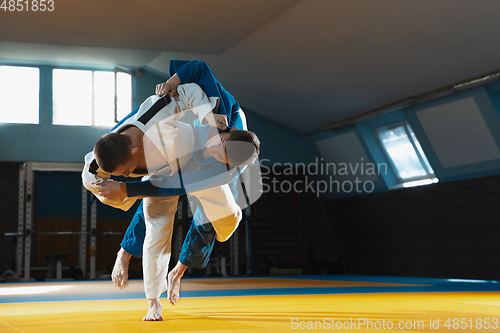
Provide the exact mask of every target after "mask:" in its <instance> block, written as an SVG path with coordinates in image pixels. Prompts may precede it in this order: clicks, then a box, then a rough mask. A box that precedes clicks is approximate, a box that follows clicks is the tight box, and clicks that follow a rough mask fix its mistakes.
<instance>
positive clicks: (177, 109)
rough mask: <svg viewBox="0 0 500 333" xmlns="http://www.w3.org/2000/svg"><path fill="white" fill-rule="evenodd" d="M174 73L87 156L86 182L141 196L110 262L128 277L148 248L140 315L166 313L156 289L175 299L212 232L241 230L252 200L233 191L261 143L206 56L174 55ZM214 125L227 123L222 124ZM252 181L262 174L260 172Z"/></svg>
mask: <svg viewBox="0 0 500 333" xmlns="http://www.w3.org/2000/svg"><path fill="white" fill-rule="evenodd" d="M170 74H171V76H172V77H171V78H170V79H169V80H168V81H167V82H165V83H163V84H160V85H158V86H157V94H158V95H157V96H151V97H150V98H148V99H147V100H146V101H145V102H144V103H143V104H142V105H141V106H140V107H139V108H138V109H136V110H135V111H133V112H132V113H131V114H129V115H128V116H127V117H125V118H124V119H123V120H122V121H120V123H118V124H117V125H116V126H115V128H113V129H112V130H111V132H110V133H108V134H106V135H104V136H103V137H102V138H101V139H99V140H98V142H97V143H96V145H95V147H94V151H93V152H90V153H89V154H87V156H86V157H85V162H86V167H85V168H84V170H83V173H82V179H83V183H84V185H85V186H86V188H87V189H89V190H90V191H92V192H93V193H94V194H95V195H96V196H97V197H98V198H99V199H100V200H101V201H102V202H103V203H106V204H108V205H110V206H113V207H116V208H121V209H124V210H127V209H129V208H130V207H131V206H132V205H133V203H134V202H135V201H136V200H137V199H138V198H144V200H143V202H142V203H141V205H140V206H139V208H138V210H137V212H136V214H135V216H134V218H133V220H132V223H131V225H130V226H129V228H128V229H127V232H126V234H125V237H124V239H123V241H122V244H121V246H122V248H121V249H120V251H119V252H118V256H117V260H116V263H115V267H114V269H113V283H115V284H116V285H117V286H119V287H123V286H125V285H126V284H127V278H128V272H127V271H128V262H129V260H130V256H131V255H134V256H138V257H140V256H141V255H142V257H143V271H144V286H145V292H146V298H147V299H148V314H147V315H146V317H145V318H144V320H163V317H162V314H161V303H160V300H159V296H160V294H161V293H162V292H164V291H165V290H167V288H168V290H167V294H168V299H169V301H170V302H171V303H172V304H175V303H176V302H177V301H178V299H179V288H180V278H181V277H182V275H183V273H184V271H185V270H186V269H187V267H194V268H203V267H205V266H206V264H207V263H208V260H209V257H210V254H211V251H212V248H213V244H214V241H215V239H217V240H219V241H226V240H227V239H228V238H229V237H230V236H231V235H232V233H233V232H234V231H235V229H236V228H237V226H238V223H239V221H240V220H241V215H242V214H241V208H244V207H245V206H246V205H245V204H243V205H242V203H241V200H240V203H239V205H238V204H237V203H236V200H235V199H236V198H237V196H238V191H237V188H239V189H240V190H241V189H242V186H241V184H240V183H239V182H238V180H240V181H241V179H240V174H241V173H242V171H243V170H244V169H245V166H246V165H248V164H250V163H253V162H254V161H255V160H256V159H257V155H258V153H259V149H260V143H259V141H258V139H257V137H256V136H255V134H253V133H252V132H248V131H246V120H245V117H244V113H243V111H242V110H241V109H240V107H239V105H238V103H237V102H236V101H235V100H234V98H233V96H231V95H230V94H229V93H228V92H227V91H226V90H225V89H224V88H223V87H222V85H220V83H219V82H218V81H217V80H216V79H215V77H214V76H213V75H212V73H211V71H210V68H209V67H208V65H207V64H206V63H204V62H201V61H198V60H192V61H179V60H172V61H171V62H170ZM188 82H196V83H198V84H199V86H198V85H196V84H193V83H188ZM200 87H201V88H200ZM202 89H203V90H202ZM205 93H207V94H208V96H209V97H207V95H206V94H205ZM187 110H190V111H192V112H193V113H194V114H195V115H196V116H197V120H195V121H194V123H193V126H191V125H189V124H186V123H184V122H182V121H181V120H180V119H181V118H182V117H183V115H184V112H185V111H187ZM217 127H219V128H220V129H222V130H226V131H225V132H222V133H220V134H219V133H218V131H217ZM235 129H238V130H235ZM122 146H123V147H122ZM123 151H126V152H129V154H123V153H121V152H123ZM124 155H125V156H124ZM127 155H128V156H127ZM110 176H125V177H128V176H143V179H142V181H140V182H117V181H113V180H109V178H110ZM259 176H260V175H259ZM252 183H255V184H260V182H259V179H255V181H252ZM185 193H187V194H188V197H190V203H191V205H192V206H191V209H192V211H193V223H192V224H191V226H190V229H189V231H188V234H187V236H186V240H185V242H184V245H183V248H182V253H181V254H180V256H179V262H178V263H177V265H176V266H175V268H174V269H173V270H172V271H171V272H170V273H169V274H168V286H167V283H166V281H167V280H166V275H167V270H168V263H169V259H170V253H171V237H172V229H173V219H174V216H175V212H176V209H177V201H178V197H179V195H182V194H185ZM254 193H259V194H258V195H260V193H261V192H260V191H254ZM258 195H257V196H253V197H252V198H250V197H249V196H248V194H247V193H245V195H244V197H245V199H246V204H250V203H251V202H254V201H255V200H256V199H257V198H258ZM240 197H241V194H240ZM241 206H243V207H241Z"/></svg>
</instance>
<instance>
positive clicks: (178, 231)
mask: <svg viewBox="0 0 500 333" xmlns="http://www.w3.org/2000/svg"><path fill="white" fill-rule="evenodd" d="M185 204H186V203H185V201H181V202H179V204H178V205H177V221H176V222H177V223H176V224H175V225H174V228H175V253H176V254H177V260H179V257H180V255H181V251H182V243H183V240H184V237H182V235H183V232H182V231H183V230H182V229H183V223H182V222H183V221H184V210H183V209H184V205H185Z"/></svg>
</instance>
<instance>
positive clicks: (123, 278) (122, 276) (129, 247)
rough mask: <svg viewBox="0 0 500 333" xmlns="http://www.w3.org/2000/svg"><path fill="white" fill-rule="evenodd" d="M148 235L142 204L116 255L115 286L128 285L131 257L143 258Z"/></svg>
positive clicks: (114, 268)
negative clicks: (143, 249)
mask: <svg viewBox="0 0 500 333" xmlns="http://www.w3.org/2000/svg"><path fill="white" fill-rule="evenodd" d="M145 235H146V224H145V222H144V213H143V209H142V202H141V204H140V205H139V207H138V208H137V211H136V212H135V215H134V217H133V218H132V221H131V222H130V225H129V226H128V228H127V231H126V232H125V235H124V236H123V240H122V242H121V244H120V245H121V249H120V251H118V253H117V255H116V261H115V265H114V266H113V271H112V273H111V280H112V281H113V283H114V285H115V286H117V287H119V288H124V287H126V286H127V285H128V266H129V262H130V258H131V256H134V257H139V258H140V257H142V247H143V244H144V237H145Z"/></svg>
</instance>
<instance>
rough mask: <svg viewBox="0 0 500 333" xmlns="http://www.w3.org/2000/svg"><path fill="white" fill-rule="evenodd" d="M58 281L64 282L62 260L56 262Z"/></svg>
mask: <svg viewBox="0 0 500 333" xmlns="http://www.w3.org/2000/svg"><path fill="white" fill-rule="evenodd" d="M56 279H57V280H62V259H57V261H56Z"/></svg>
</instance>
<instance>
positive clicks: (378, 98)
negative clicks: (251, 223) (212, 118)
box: [0, 0, 500, 133]
mask: <svg viewBox="0 0 500 333" xmlns="http://www.w3.org/2000/svg"><path fill="white" fill-rule="evenodd" d="M54 4H55V10H54V11H53V12H40V11H39V12H31V11H28V12H8V11H7V12H3V11H2V12H0V61H4V62H5V61H7V62H10V61H12V62H23V61H29V62H35V63H62V64H97V65H102V66H114V65H118V66H123V67H127V68H134V69H135V68H143V67H146V68H150V69H153V70H156V71H161V72H164V73H167V72H168V61H169V59H170V58H180V59H191V58H198V59H202V60H205V61H207V62H208V63H209V64H210V66H211V67H212V70H213V72H214V73H215V74H216V76H217V77H218V78H219V80H220V81H221V82H222V83H223V84H224V86H225V87H226V88H227V89H228V90H229V91H231V93H232V94H233V95H234V96H235V97H236V98H237V100H238V101H239V102H240V104H241V105H242V106H243V107H244V108H246V109H247V110H250V111H253V112H256V113H259V114H261V115H264V116H266V117H269V118H271V119H274V120H276V121H277V122H279V123H282V124H284V125H286V126H289V127H291V128H294V129H296V130H298V131H300V132H304V133H308V132H312V131H318V130H319V128H320V127H321V126H323V125H326V124H328V123H329V122H331V121H338V120H341V119H343V118H346V117H349V116H353V115H356V114H359V113H362V112H363V111H366V110H369V109H372V108H375V107H378V106H381V105H384V104H387V103H390V102H394V101H396V100H399V99H402V98H405V97H409V96H412V95H417V94H419V93H422V92H425V91H428V90H431V89H435V88H439V87H442V86H445V85H449V84H453V83H455V82H458V81H461V80H465V79H467V78H470V77H473V76H476V75H480V74H483V73H487V72H490V71H494V70H497V69H500V38H499V31H500V20H499V19H498V13H499V12H500V1H498V0H481V1H476V0H439V1H438V0H272V1H269V0H252V1H237V0H211V1H206V0H182V1H179V0H176V1H173V0H145V1H138V0H106V1H102V0H72V1H57V0H55V1H54ZM152 91H153V87H152Z"/></svg>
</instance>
